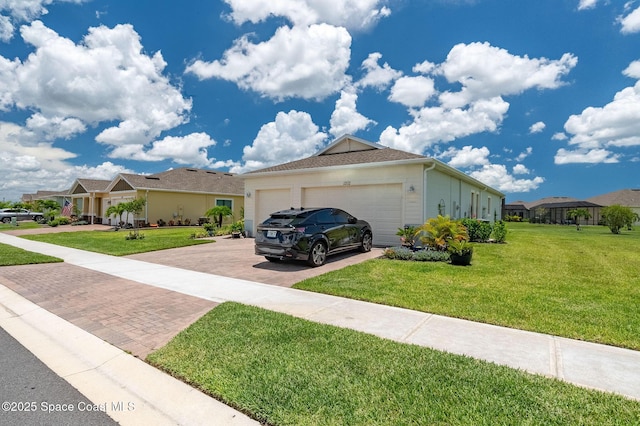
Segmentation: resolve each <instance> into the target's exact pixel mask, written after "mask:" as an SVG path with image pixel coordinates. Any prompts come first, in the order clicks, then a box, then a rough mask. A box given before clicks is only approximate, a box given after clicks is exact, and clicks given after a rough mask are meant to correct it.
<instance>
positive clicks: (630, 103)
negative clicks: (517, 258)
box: [0, 0, 640, 202]
mask: <svg viewBox="0 0 640 426" xmlns="http://www.w3.org/2000/svg"><path fill="white" fill-rule="evenodd" d="M639 80H640V0H632V1H628V2H625V1H614V0H536V1H524V0H521V1H513V0H430V1H429V0H414V1H409V0H388V1H380V0H335V1H328V0H282V1H279V2H274V1H272V0H224V1H210V0H209V1H205V0H184V1H180V2H158V1H150V0H136V1H124V0H118V1H115V0H114V1H110V0H104V1H97V0H93V1H92V0H29V1H24V0H0V170H2V179H0V197H1V198H2V199H5V200H18V199H19V197H20V196H21V195H22V194H23V193H33V192H36V191H37V190H62V189H65V188H68V187H69V186H70V185H71V183H72V182H73V181H74V180H75V179H76V178H79V177H81V178H82V177H85V178H100V179H112V178H113V177H114V176H115V175H116V174H117V173H120V172H128V173H156V172H160V171H164V170H167V169H170V168H176V167H186V166H188V167H199V168H212V169H219V170H225V171H231V172H235V173H243V172H246V171H250V170H255V169H258V168H263V167H268V166H270V165H274V164H280V163H283V162H287V161H292V160H296V159H299V158H303V157H307V156H309V155H312V154H313V153H315V152H316V151H318V150H319V149H321V148H322V147H324V146H326V144H328V143H330V142H331V141H332V140H334V139H335V138H337V137H340V136H342V135H343V134H345V133H350V134H354V135H356V136H358V137H360V138H363V139H366V140H369V141H372V142H378V143H381V144H382V145H385V146H389V147H392V148H396V149H401V150H405V151H410V152H416V153H420V154H424V155H427V156H431V157H435V158H438V159H439V160H441V161H443V162H445V163H448V164H450V165H451V166H454V167H456V168H458V169H460V170H463V171H464V172H466V173H468V174H470V175H471V176H473V177H475V178H477V179H479V180H481V181H483V182H485V183H487V184H488V185H491V186H492V187H494V188H497V189H499V190H501V191H502V192H504V193H505V194H507V202H512V201H515V200H525V201H532V200H535V199H539V198H542V197H546V196H572V197H576V198H582V199H585V198H589V197H592V196H596V195H600V194H603V193H607V192H611V191H614V190H619V189H624V188H639V187H640V174H639V173H638V170H639V168H640V149H639V148H640V82H639Z"/></svg>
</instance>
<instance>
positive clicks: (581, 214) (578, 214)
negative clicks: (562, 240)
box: [567, 208, 591, 231]
mask: <svg viewBox="0 0 640 426" xmlns="http://www.w3.org/2000/svg"><path fill="white" fill-rule="evenodd" d="M567 218H569V219H571V220H575V221H576V229H577V230H578V231H579V230H580V218H585V219H589V218H591V213H589V210H587V209H582V208H581V209H572V210H569V211H568V212H567Z"/></svg>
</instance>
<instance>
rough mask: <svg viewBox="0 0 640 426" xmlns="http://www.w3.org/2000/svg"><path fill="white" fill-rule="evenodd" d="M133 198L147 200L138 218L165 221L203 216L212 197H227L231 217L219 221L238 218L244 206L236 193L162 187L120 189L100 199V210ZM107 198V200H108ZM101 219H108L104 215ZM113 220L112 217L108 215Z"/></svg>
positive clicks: (193, 221) (214, 200)
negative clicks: (166, 190)
mask: <svg viewBox="0 0 640 426" xmlns="http://www.w3.org/2000/svg"><path fill="white" fill-rule="evenodd" d="M135 198H145V199H146V200H147V203H146V205H145V207H144V209H143V211H142V212H141V213H140V215H139V217H138V219H141V220H145V221H146V222H148V223H157V222H158V220H159V219H162V220H164V221H165V222H166V223H169V221H170V220H173V221H175V222H176V223H177V221H178V220H180V221H182V222H183V223H184V221H185V219H189V220H190V221H191V223H192V224H193V223H197V222H198V218H199V217H201V216H204V213H205V212H206V211H207V210H209V209H210V208H212V207H215V205H216V200H219V199H220V200H231V202H232V211H233V218H226V219H225V220H224V221H223V223H225V224H226V223H231V222H232V221H233V220H239V219H240V218H241V217H242V216H241V210H242V207H243V206H244V197H242V196H239V195H223V194H193V193H184V192H164V191H148V192H147V191H121V192H112V193H110V194H109V195H108V196H107V197H105V198H104V199H103V205H104V207H103V211H106V209H107V208H108V206H109V205H117V204H118V203H121V202H127V201H131V200H133V199H135ZM109 202H111V204H109ZM103 220H106V222H104V223H109V222H108V218H104V219H103ZM132 221H133V217H132V215H129V219H128V222H129V223H131V222H132ZM112 223H113V219H112Z"/></svg>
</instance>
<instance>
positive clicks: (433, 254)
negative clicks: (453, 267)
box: [413, 250, 449, 262]
mask: <svg viewBox="0 0 640 426" xmlns="http://www.w3.org/2000/svg"><path fill="white" fill-rule="evenodd" d="M413 260H415V261H418V262H448V261H449V253H447V252H446V251H436V250H418V251H416V252H414V253H413Z"/></svg>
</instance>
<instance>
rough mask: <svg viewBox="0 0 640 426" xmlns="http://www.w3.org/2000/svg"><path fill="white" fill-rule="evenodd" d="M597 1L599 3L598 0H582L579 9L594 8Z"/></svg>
mask: <svg viewBox="0 0 640 426" xmlns="http://www.w3.org/2000/svg"><path fill="white" fill-rule="evenodd" d="M596 3H598V0H580V4H579V5H578V10H585V9H593V8H594V7H596Z"/></svg>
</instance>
